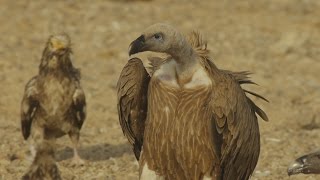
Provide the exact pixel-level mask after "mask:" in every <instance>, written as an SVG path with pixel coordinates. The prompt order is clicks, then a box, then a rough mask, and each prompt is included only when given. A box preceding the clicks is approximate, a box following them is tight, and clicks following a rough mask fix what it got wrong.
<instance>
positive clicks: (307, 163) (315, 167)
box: [288, 153, 320, 176]
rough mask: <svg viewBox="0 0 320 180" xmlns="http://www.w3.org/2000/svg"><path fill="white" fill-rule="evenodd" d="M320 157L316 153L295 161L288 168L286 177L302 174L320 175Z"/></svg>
mask: <svg viewBox="0 0 320 180" xmlns="http://www.w3.org/2000/svg"><path fill="white" fill-rule="evenodd" d="M319 163H320V157H319V155H318V154H317V153H312V154H308V155H305V156H302V157H300V158H298V159H296V160H295V161H294V162H293V163H292V164H291V165H290V166H289V167H288V175H289V176H291V175H295V174H299V173H303V174H320V167H319Z"/></svg>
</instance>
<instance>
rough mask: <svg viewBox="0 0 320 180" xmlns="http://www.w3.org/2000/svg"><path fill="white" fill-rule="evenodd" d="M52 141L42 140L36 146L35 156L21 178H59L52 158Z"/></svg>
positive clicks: (39, 179) (48, 179) (29, 179)
mask: <svg viewBox="0 0 320 180" xmlns="http://www.w3.org/2000/svg"><path fill="white" fill-rule="evenodd" d="M54 148H55V147H54V143H53V142H50V141H47V140H44V141H42V143H41V144H39V145H38V146H37V149H36V151H37V152H36V156H35V159H34V161H33V162H32V165H31V167H30V168H29V170H28V172H27V173H26V174H25V175H24V176H23V177H22V180H41V179H43V180H61V176H60V172H59V169H58V166H57V165H56V161H55V158H54Z"/></svg>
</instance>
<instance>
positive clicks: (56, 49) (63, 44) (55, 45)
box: [46, 33, 71, 55]
mask: <svg viewBox="0 0 320 180" xmlns="http://www.w3.org/2000/svg"><path fill="white" fill-rule="evenodd" d="M46 48H47V53H52V54H54V55H63V54H66V53H69V52H70V50H71V40H70V37H69V36H68V35H67V34H65V33H63V34H58V35H51V36H50V37H49V39H48V41H47V45H46Z"/></svg>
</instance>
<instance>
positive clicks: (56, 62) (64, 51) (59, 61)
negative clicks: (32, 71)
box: [40, 33, 73, 72]
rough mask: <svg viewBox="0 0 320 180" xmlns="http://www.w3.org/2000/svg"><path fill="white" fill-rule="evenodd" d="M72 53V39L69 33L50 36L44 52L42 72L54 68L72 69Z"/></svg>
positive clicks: (41, 65)
mask: <svg viewBox="0 0 320 180" xmlns="http://www.w3.org/2000/svg"><path fill="white" fill-rule="evenodd" d="M71 54H72V49H71V40H70V37H69V36H68V35H67V34H65V33H63V34H58V35H52V36H50V37H49V39H48V41H47V43H46V47H45V48H44V50H43V53H42V58H41V64H40V72H41V71H48V70H54V69H62V70H67V71H68V69H72V68H73V66H72V63H71V59H70V55H71Z"/></svg>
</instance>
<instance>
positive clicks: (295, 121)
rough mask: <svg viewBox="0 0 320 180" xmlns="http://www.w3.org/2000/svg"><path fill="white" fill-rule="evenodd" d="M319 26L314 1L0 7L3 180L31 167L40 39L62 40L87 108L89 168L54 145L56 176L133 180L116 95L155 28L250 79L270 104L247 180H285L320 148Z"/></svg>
mask: <svg viewBox="0 0 320 180" xmlns="http://www.w3.org/2000/svg"><path fill="white" fill-rule="evenodd" d="M319 17H320V1H318V0H243V1H236V0H221V1H220V0H201V1H196V0H193V1H192V0H176V1H172V0H149V1H147V0H145V1H134V0H131V1H130V0H127V1H125V0H113V1H108V0H107V1H103V0H95V1H89V0H83V1H80V0H79V1H71V0H66V1H62V0H58V1H44V0H37V1H31V0H26V1H11V0H0V34H1V35H0V83H1V88H0V94H1V96H0V179H1V180H11V179H18V178H20V177H21V175H22V174H23V173H24V172H25V171H26V170H27V168H28V166H29V164H30V162H29V161H28V160H26V151H27V150H28V146H27V144H26V143H25V142H24V141H23V138H22V135H21V130H20V115H19V113H20V102H21V98H22V95H23V91H24V86H25V84H26V83H27V81H28V80H29V79H30V78H31V77H32V76H34V75H36V74H37V72H38V65H39V63H40V57H41V53H42V50H43V48H44V45H45V42H46V41H47V38H48V37H49V35H51V34H55V33H59V32H66V33H68V34H69V35H70V37H71V39H72V42H73V50H74V61H73V63H74V64H75V66H76V67H78V68H80V69H81V72H82V86H83V88H84V90H85V93H86V97H87V104H88V109H87V110H88V116H87V119H86V122H85V124H84V126H83V129H82V131H81V140H80V142H81V148H80V156H82V157H83V158H84V159H86V160H87V164H86V165H85V166H83V167H77V168H74V167H70V161H71V160H70V158H71V156H72V150H71V148H70V147H69V146H71V142H70V139H69V138H68V137H67V136H66V137H63V138H61V139H59V140H58V144H59V151H58V153H57V156H58V160H59V163H58V166H59V169H60V171H61V174H62V177H63V178H64V179H67V180H69V179H111V180H113V179H121V180H123V179H138V164H137V162H136V160H135V158H134V156H133V153H132V151H131V147H130V146H129V144H128V143H127V140H126V138H125V137H124V136H123V134H122V131H121V129H120V125H119V123H118V117H117V109H116V89H115V88H116V83H117V79H118V77H119V73H120V71H121V69H122V67H123V66H124V65H125V63H126V62H127V60H128V52H127V51H128V46H129V44H130V42H131V41H133V40H134V39H136V38H137V37H138V36H139V35H140V34H141V32H142V31H143V30H144V29H145V28H146V27H148V26H149V25H151V24H154V23H157V22H167V23H170V24H172V25H174V26H175V27H177V28H178V29H179V30H181V31H182V32H183V33H185V34H187V33H189V32H190V31H192V30H198V31H199V32H201V33H202V34H203V36H204V37H205V38H206V39H207V40H208V42H209V43H208V48H209V49H210V51H211V57H212V58H213V59H214V62H215V63H216V65H217V66H218V67H220V68H222V69H229V70H234V71H240V70H249V71H252V72H253V73H254V74H253V75H252V79H253V80H254V81H255V82H256V83H258V84H259V86H247V87H246V88H247V89H251V90H254V91H255V92H258V93H259V94H261V95H263V96H265V97H266V98H267V99H269V100H270V103H264V102H262V101H259V100H257V99H254V100H255V101H256V102H257V104H259V105H260V106H261V107H262V108H263V109H264V110H265V111H266V112H267V113H268V116H269V119H270V122H264V121H262V120H259V123H260V128H261V155H260V159H259V162H258V166H257V167H256V170H255V172H254V174H253V176H252V179H259V180H260V179H262V180H278V179H289V177H288V176H287V173H286V170H287V166H288V165H289V164H290V163H291V162H292V161H293V160H294V159H295V158H297V157H299V156H300V155H302V154H304V153H308V152H312V151H315V150H318V149H320V18H319ZM319 178H320V176H318V177H317V176H312V175H309V176H306V175H298V176H294V177H290V179H291V180H298V179H300V180H305V179H309V180H311V179H319Z"/></svg>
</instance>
